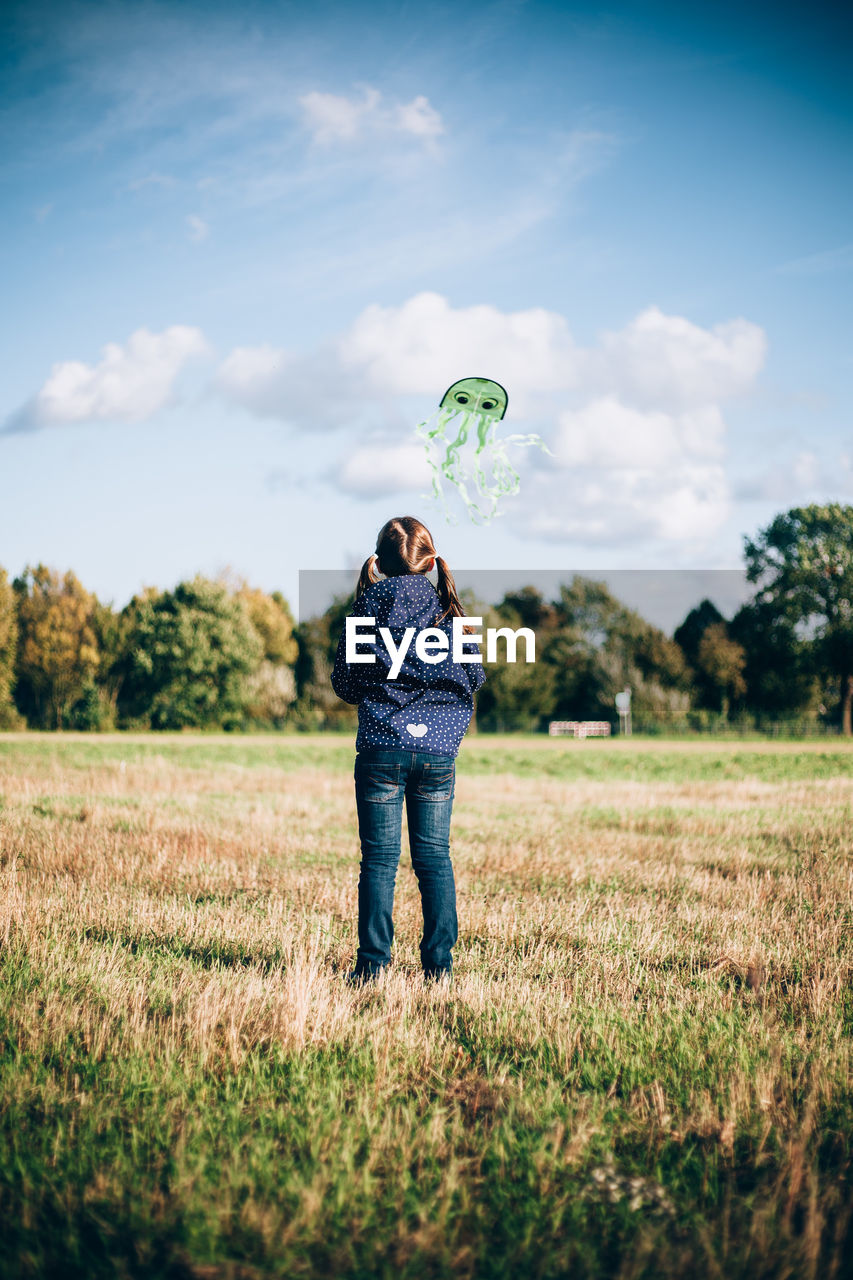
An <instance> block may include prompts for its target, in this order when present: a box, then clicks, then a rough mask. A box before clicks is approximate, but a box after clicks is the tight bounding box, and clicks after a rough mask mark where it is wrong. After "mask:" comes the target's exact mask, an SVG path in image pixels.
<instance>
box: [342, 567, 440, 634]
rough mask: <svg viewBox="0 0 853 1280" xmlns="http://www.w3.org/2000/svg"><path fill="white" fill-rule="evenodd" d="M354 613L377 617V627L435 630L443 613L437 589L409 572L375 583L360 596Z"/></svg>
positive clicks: (420, 575) (422, 576)
mask: <svg viewBox="0 0 853 1280" xmlns="http://www.w3.org/2000/svg"><path fill="white" fill-rule="evenodd" d="M354 612H356V613H358V615H359V616H360V617H363V618H375V619H376V625H377V626H378V627H389V628H392V629H393V628H395V627H400V628H405V627H417V628H423V627H434V626H435V625H436V622H437V619H438V617H439V616H440V614H441V612H442V608H441V601H440V600H439V598H438V592H437V591H436V589H435V587H434V586H433V585H432V583H431V582H430V580H429V578H427V577H426V576H425V575H424V574H422V573H406V574H401V575H400V576H399V577H395V578H383V579H382V580H381V581H379V582H373V583H371V584H370V586H369V587H368V588H367V590H366V591H365V592H364V593H363V594H362V595H360V596H359V598H358V600H357V602H356V606H355V610H354Z"/></svg>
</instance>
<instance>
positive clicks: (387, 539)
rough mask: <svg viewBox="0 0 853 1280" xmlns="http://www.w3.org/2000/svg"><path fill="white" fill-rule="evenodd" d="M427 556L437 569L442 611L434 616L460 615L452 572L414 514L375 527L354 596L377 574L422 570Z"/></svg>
mask: <svg viewBox="0 0 853 1280" xmlns="http://www.w3.org/2000/svg"><path fill="white" fill-rule="evenodd" d="M430 560H435V567H436V569H437V571H438V587H437V591H438V598H439V600H440V601H441V605H442V609H443V613H442V614H441V615H440V616H439V617H438V618H437V619H436V621H437V622H441V620H442V618H446V617H447V616H448V614H449V615H450V617H451V618H464V617H465V609H464V607H463V605H462V603H461V601H460V599H459V596H458V594H457V591H456V583H455V582H454V581H453V574H452V573H451V572H450V570H449V569H448V567H447V562H446V561H445V560H442V558H441V556H439V555H436V552H435V543H434V542H433V540H432V534H431V533H430V531H429V529H428V528H427V527H426V525H425V524H421V522H420V520H416V519H415V517H414V516H395V517H394V519H393V520H389V521H388V523H387V524H384V525H383V526H382V528H381V529H380V530H379V536H378V537H377V539H376V551H375V552H374V554H373V555H372V556H368V557H367V559H366V560H365V562H364V564H363V565H362V566H361V573H360V575H359V579H358V586H357V587H356V589H355V596H356V599H358V597H359V596H360V595H361V594H362V592H363V591H366V590H367V588H368V587H369V586H370V584H371V583H372V582H378V581H379V574H380V573H382V574H384V575H385V577H386V578H396V577H398V576H400V575H401V574H405V573H426V572H427V569H428V566H429V562H430Z"/></svg>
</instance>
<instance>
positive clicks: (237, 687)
mask: <svg viewBox="0 0 853 1280" xmlns="http://www.w3.org/2000/svg"><path fill="white" fill-rule="evenodd" d="M745 561H746V573H747V579H748V581H749V582H750V583H752V584H753V587H754V591H753V595H752V598H751V599H750V600H749V601H748V602H747V603H746V604H744V605H743V606H742V607H741V608H740V609H739V610H738V611H737V613H736V614H735V615H734V617H732V618H730V619H726V618H724V617H723V616H722V614H721V613H720V611H719V610H718V609H717V608H716V606H715V605H714V604H713V603H712V602H711V601H709V600H704V601H702V603H701V604H699V605H697V606H696V607H695V608H694V609H691V611H690V613H689V614H688V615H687V617H686V618H685V619H684V621H683V622H682V623H681V625H680V626H679V627H678V628H677V629H676V630H675V632H674V634H673V636H671V637H670V636H667V635H666V634H665V633H664V632H663V631H661V630H660V629H659V628H657V627H655V626H653V625H652V624H651V623H649V622H647V621H646V620H645V619H644V618H642V617H641V616H640V614H639V613H637V612H636V611H635V610H632V609H630V608H628V607H627V606H626V605H624V604H623V603H621V602H620V601H619V600H618V599H616V598H615V597H614V596H613V594H612V593H611V592H610V591H609V590H608V589H607V587H606V586H605V585H604V584H603V583H600V582H595V581H591V580H589V579H586V578H582V577H575V578H574V579H573V580H572V581H571V582H570V583H567V584H564V585H562V586H561V587H560V589H559V594H558V596H557V597H556V598H555V599H552V600H546V599H545V598H544V596H543V595H542V594H541V593H540V592H538V591H537V590H535V589H534V588H532V587H526V588H523V589H521V590H516V591H512V592H508V593H507V594H505V595H504V597H503V599H502V600H501V601H500V602H498V603H497V604H494V605H488V604H484V603H482V602H478V601H477V600H476V599H475V598H473V597H472V596H468V595H467V593H463V599H464V603H465V606H466V610H467V612H468V613H469V614H471V615H477V616H482V617H483V622H484V626H486V627H489V626H492V627H507V626H509V627H512V628H518V627H530V628H532V629H533V630H534V632H535V634H536V640H537V655H536V657H537V660H536V662H535V663H533V664H530V665H528V664H526V663H523V662H518V663H516V664H511V663H505V662H503V661H499V662H498V663H497V664H493V665H491V666H490V668H489V673H488V679H487V682H486V684H485V685H484V687H483V689H482V690H481V692H480V694H479V695H478V701H477V726H478V728H480V729H482V730H487V731H488V730H494V731H501V732H506V731H513V730H542V729H545V728H547V724H548V721H549V720H552V719H603V720H611V721H615V718H616V716H615V708H614V698H615V695H616V693H617V692H618V691H619V690H621V689H624V688H625V687H630V688H631V690H632V714H633V722H634V726H635V728H636V729H638V730H641V731H642V730H646V731H656V730H658V731H659V730H666V729H678V728H692V729H709V728H715V727H722V726H725V725H727V724H736V725H739V726H742V727H754V728H758V729H761V728H765V727H767V726H769V725H771V724H777V723H779V722H780V721H781V722H784V723H786V724H789V725H790V724H793V723H794V722H797V723H798V724H799V725H800V726H802V727H806V726H807V725H811V726H814V727H817V726H819V725H821V724H824V725H827V726H829V725H836V726H837V727H838V728H840V729H841V731H842V732H844V733H847V734H849V733H850V732H851V711H853V611H851V600H853V507H850V506H841V505H839V504H830V505H827V506H810V507H799V508H794V509H792V510H791V511H788V512H785V513H783V514H781V515H779V516H777V517H776V518H775V520H773V521H772V522H771V523H770V524H769V525H768V526H767V527H766V528H765V529H763V530H761V531H760V532H759V533H758V535H757V536H756V537H755V538H754V539H750V538H747V539H745ZM352 599H353V597H352V595H350V596H348V597H342V598H339V599H336V600H335V601H334V602H333V603H332V604H331V605H330V606H329V608H328V609H327V610H326V611H325V613H323V614H322V615H321V616H319V617H316V618H311V619H308V620H306V621H305V622H303V623H302V624H300V625H297V624H296V623H295V621H294V618H293V614H292V612H291V610H290V607H289V605H288V603H287V601H286V600H285V598H284V597H283V596H282V595H281V593H280V592H272V593H266V592H264V591H262V590H260V589H259V588H256V587H252V586H250V585H249V584H248V583H247V582H245V581H229V580H226V579H216V580H211V579H207V578H203V577H195V578H193V579H192V580H190V581H187V582H182V583H179V584H178V585H177V586H176V587H175V588H174V589H172V590H163V591H161V590H158V589H155V588H148V589H146V590H145V591H143V592H141V593H140V594H138V595H136V596H134V597H133V599H132V600H131V601H130V602H129V603H128V604H127V605H126V606H125V607H124V608H123V609H121V610H116V609H114V608H113V607H112V606H111V605H109V604H104V603H102V602H101V601H100V600H98V599H97V597H96V596H95V595H94V594H93V593H92V592H89V591H87V590H86V589H85V587H84V586H83V585H82V584H81V583H80V582H79V580H78V579H77V578H76V576H75V575H74V574H73V573H72V572H70V571H68V572H65V573H60V572H58V571H56V570H53V569H50V568H47V567H45V566H44V565H38V566H36V567H35V568H27V569H26V570H25V571H24V572H23V573H22V574H21V575H20V576H19V577H18V578H16V579H15V580H14V581H10V579H9V576H8V574H7V573H6V572H5V570H3V569H2V568H0V728H4V729H10V728H23V727H27V726H29V727H31V728H40V729H83V730H106V729H116V728H118V729H185V728H197V729H206V728H220V729H226V730H248V729H252V728H264V729H281V728H285V727H290V728H295V729H312V730H313V729H329V728H344V727H348V726H351V725H352V724H353V723H354V717H355V709H354V708H352V707H350V706H348V705H346V704H344V703H342V702H340V701H339V700H338V699H337V698H336V697H335V694H334V693H333V691H332V688H331V684H330V681H329V676H330V672H331V668H332V664H333V661H334V654H335V648H336V645H337V641H338V637H339V635H340V633H341V629H342V627H343V620H344V618H345V616H346V614H347V612H348V611H349V608H350V605H351V603H352Z"/></svg>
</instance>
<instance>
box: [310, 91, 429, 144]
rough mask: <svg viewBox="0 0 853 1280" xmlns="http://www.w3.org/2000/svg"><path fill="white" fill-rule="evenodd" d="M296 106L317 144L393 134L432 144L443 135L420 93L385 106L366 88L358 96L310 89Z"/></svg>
mask: <svg viewBox="0 0 853 1280" xmlns="http://www.w3.org/2000/svg"><path fill="white" fill-rule="evenodd" d="M299 104H300V106H301V107H302V112H303V121H304V124H305V126H306V128H307V129H308V130H309V132H310V133H311V136H312V137H313V139H314V141H315V142H319V143H321V144H329V143H332V142H353V141H355V140H356V139H359V138H363V137H365V136H369V135H377V134H379V135H381V134H395V133H396V134H408V135H409V136H410V137H414V138H420V139H423V140H425V141H432V140H434V139H435V138H437V137H439V136H440V135H441V134H442V133H444V124H443V122H442V119H441V116H440V115H439V113H438V112H437V111H436V109H435V108H434V107H433V106H432V105H431V104H430V101H429V99H428V98H426V97H425V96H424V95H423V94H419V95H418V96H417V97H415V98H413V99H412V100H411V102H404V103H387V102H386V101H385V100H384V98H383V96H382V94H381V93H380V91H379V90H378V89H375V88H373V87H372V86H370V85H366V86H365V87H364V88H363V90H362V92H361V96H360V97H346V96H345V95H342V94H336V93H320V92H318V91H316V90H314V91H312V92H311V93H306V94H303V95H302V97H301V98H300V99H299Z"/></svg>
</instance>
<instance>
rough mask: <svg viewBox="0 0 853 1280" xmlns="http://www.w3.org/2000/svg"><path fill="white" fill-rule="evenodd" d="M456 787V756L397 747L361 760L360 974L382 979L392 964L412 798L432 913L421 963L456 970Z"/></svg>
mask: <svg viewBox="0 0 853 1280" xmlns="http://www.w3.org/2000/svg"><path fill="white" fill-rule="evenodd" d="M455 785H456V761H455V760H454V758H453V756H444V755H436V754H433V753H430V752H426V751H420V752H418V751H402V750H399V749H397V748H394V749H392V748H390V747H371V748H370V750H368V751H360V752H359V753H358V755H357V756H356V758H355V802H356V808H357V810H358V834H359V839H360V840H361V874H360V876H359V880H358V955H357V957H356V962H355V973H356V975H358V976H362V977H368V976H370V977H372V976H375V975H376V974H377V973H379V972H380V970H382V969H384V968H385V967H386V965H388V964H390V962H391V943H392V941H393V938H394V925H393V922H392V919H391V913H392V910H393V907H394V883H395V880H396V878H397V866H398V864H399V861H400V832H401V828H402V821H403V799H404V797H405V801H406V816H407V818H408V823H409V848H410V850H411V854H412V867H413V869H414V872H415V875H416V876H417V878H418V887H419V888H420V892H421V905H422V907H423V913H424V932H423V937H422V939H421V947H420V950H421V965H422V966H423V971H424V974H425V976H427V977H438V976H439V975H440V974H443V973H447V974H450V973H451V971H452V967H453V962H452V959H451V955H450V951H451V948H452V947H453V945H454V943H455V942H456V939H457V936H458V926H457V920H456V884H455V881H454V879H453V867H452V865H451V862H450V814H451V811H452V809H453V793H454V790H455Z"/></svg>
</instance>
